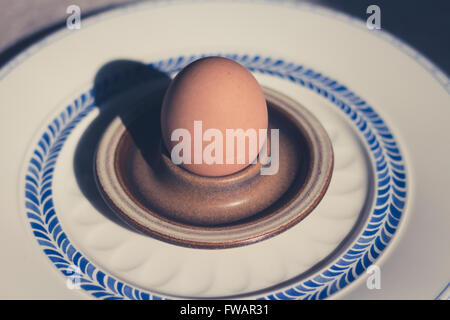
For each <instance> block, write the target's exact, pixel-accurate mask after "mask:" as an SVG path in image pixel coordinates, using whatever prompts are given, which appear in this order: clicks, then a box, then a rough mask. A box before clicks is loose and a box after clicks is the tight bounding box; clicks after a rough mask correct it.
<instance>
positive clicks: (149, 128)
mask: <svg viewBox="0 0 450 320" xmlns="http://www.w3.org/2000/svg"><path fill="white" fill-rule="evenodd" d="M263 91H264V93H265V96H266V100H267V106H268V111H269V129H271V128H276V129H279V170H278V172H277V173H276V174H274V175H261V174H260V169H261V166H262V165H261V163H260V162H259V161H258V162H257V163H256V164H252V165H250V166H248V167H247V168H245V169H243V170H241V171H239V172H237V173H234V174H231V175H228V176H224V177H204V176H199V175H196V174H194V173H191V172H189V171H187V170H185V169H183V168H182V167H179V166H177V165H175V164H173V163H172V161H171V159H170V155H168V152H167V150H165V148H164V147H163V144H162V143H161V134H160V125H159V112H160V106H154V108H151V109H150V108H148V107H147V115H146V116H140V115H139V114H137V115H135V117H134V119H133V118H131V119H132V120H131V121H127V123H125V124H124V123H123V120H122V119H121V118H116V119H115V120H114V121H113V122H112V123H111V124H110V126H109V127H108V128H107V130H106V131H105V133H104V135H103V137H102V139H101V141H100V144H99V146H98V150H97V156H96V163H95V172H96V177H97V182H98V186H99V188H100V190H101V192H102V194H103V196H104V197H105V199H106V200H107V202H108V203H109V204H110V206H111V207H112V208H113V209H114V210H115V211H116V212H118V213H119V214H120V215H121V216H122V217H123V218H125V219H126V220H127V221H128V222H129V223H131V224H132V225H134V226H136V227H138V228H139V229H140V230H142V231H144V232H146V233H148V234H149V235H151V236H154V237H157V238H159V239H163V240H166V241H169V242H172V243H175V244H178V245H183V246H193V247H200V248H225V247H232V246H239V245H244V244H249V243H253V242H255V241H260V240H263V239H266V238H268V237H270V236H273V235H275V234H278V233H280V232H282V231H284V230H286V229H287V228H289V227H291V226H293V225H294V224H296V223H298V222H299V221H300V220H302V219H303V218H304V217H305V216H306V215H308V214H309V213H310V212H311V211H312V210H313V209H314V207H315V206H316V205H317V204H318V203H319V201H320V200H321V199H322V197H323V195H324V194H325V192H326V189H327V187H328V185H329V182H330V179H331V174H332V169H333V150H332V146H331V142H330V139H329V137H328V135H327V133H326V132H325V130H324V128H323V127H322V125H321V124H320V123H319V121H318V120H317V119H316V118H315V117H314V116H313V115H312V114H311V113H310V112H309V111H307V110H306V109H305V108H304V107H303V106H301V105H299V104H298V103H297V102H295V101H293V100H291V99H289V98H287V97H285V96H283V95H281V94H279V93H277V92H275V91H273V90H269V89H267V88H263ZM142 137H144V139H143V138H142ZM269 137H270V134H269ZM268 150H270V147H269V148H268Z"/></svg>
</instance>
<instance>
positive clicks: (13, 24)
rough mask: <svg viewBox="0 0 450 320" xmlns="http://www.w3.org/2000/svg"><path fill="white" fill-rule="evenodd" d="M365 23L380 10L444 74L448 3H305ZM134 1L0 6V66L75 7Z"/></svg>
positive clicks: (36, 1) (33, 0)
mask: <svg viewBox="0 0 450 320" xmlns="http://www.w3.org/2000/svg"><path fill="white" fill-rule="evenodd" d="M306 1H308V2H313V3H317V4H320V5H323V6H327V7H330V8H333V9H336V10H338V11H342V12H345V13H347V14H350V15H352V16H354V17H357V18H359V19H362V20H364V21H365V20H366V19H367V17H368V16H369V15H368V14H367V13H366V9H367V7H368V6H369V5H372V4H376V5H378V6H379V7H380V9H381V28H382V29H384V30H387V31H389V32H390V33H392V34H394V35H395V36H397V37H398V38H400V39H402V40H403V41H404V42H406V43H407V44H409V45H411V46H412V47H414V48H416V49H417V50H418V51H419V52H421V53H422V54H424V55H425V56H426V57H428V58H429V59H430V60H431V61H433V62H434V63H435V64H436V65H438V66H439V67H440V68H441V69H442V71H444V72H445V73H446V74H447V75H449V74H450V0H317V1H314V0H306ZM131 2H139V1H135V0H0V66H1V65H3V64H4V63H5V62H7V61H8V60H9V59H11V58H12V57H14V56H15V55H16V54H17V53H18V52H20V51H21V50H23V49H25V48H26V47H27V46H29V45H30V44H32V43H33V42H35V41H37V40H39V39H41V38H42V37H43V36H45V35H47V34H49V33H51V32H54V31H55V30H58V29H59V28H61V27H64V25H65V18H66V13H65V8H67V6H68V5H70V4H78V5H79V6H80V7H81V10H82V18H83V17H87V16H88V15H92V14H95V13H97V12H101V11H104V10H107V9H109V8H112V7H115V6H118V5H121V4H129V3H131Z"/></svg>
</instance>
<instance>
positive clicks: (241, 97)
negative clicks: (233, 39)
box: [161, 57, 268, 177]
mask: <svg viewBox="0 0 450 320" xmlns="http://www.w3.org/2000/svg"><path fill="white" fill-rule="evenodd" d="M194 121H201V126H202V134H203V133H204V132H205V131H206V130H208V129H218V130H220V132H221V133H222V137H223V140H222V154H223V157H222V159H223V161H222V162H223V164H220V163H212V164H207V163H206V162H205V161H202V163H199V164H197V163H194V156H197V157H198V156H201V155H199V149H198V148H196V149H195V150H194V139H201V140H202V142H201V144H202V149H201V151H200V152H203V150H205V148H207V146H208V145H209V144H211V142H212V141H213V140H214V138H213V140H211V141H203V137H199V136H198V134H197V136H195V133H198V132H199V131H198V130H197V131H196V132H194ZM197 124H198V123H197ZM267 126H268V114H267V104H266V100H265V97H264V94H263V92H262V90H261V87H260V86H259V84H258V82H257V80H256V79H255V78H254V76H253V75H252V74H251V72H250V71H248V70H247V69H246V68H245V67H243V66H242V65H240V64H239V63H237V62H235V61H233V60H230V59H226V58H222V57H207V58H202V59H199V60H196V61H194V62H192V63H191V64H189V65H188V66H187V67H186V68H184V69H183V70H182V71H181V72H180V73H179V74H178V75H177V76H176V77H175V78H174V80H172V82H171V84H170V86H169V88H168V90H167V92H166V94H165V97H164V101H163V106H162V110H161V129H162V136H163V141H164V144H165V146H166V148H167V150H168V151H169V153H170V152H171V151H172V148H173V147H174V146H176V145H177V144H178V143H179V142H180V141H181V140H177V141H172V140H171V135H172V133H173V131H174V130H176V129H179V128H182V129H187V130H188V131H189V133H190V137H191V161H192V163H191V164H187V163H182V164H181V166H183V167H184V168H186V169H187V170H189V171H191V172H193V173H195V174H199V175H203V176H212V177H214V176H224V175H229V174H232V173H235V172H238V171H240V170H242V169H244V168H245V167H247V166H248V165H249V163H250V162H251V161H253V160H254V158H255V156H256V154H255V152H251V151H250V150H249V141H248V138H246V145H245V159H246V160H245V163H238V157H241V158H242V157H243V155H242V154H238V152H237V147H238V146H237V140H235V143H234V150H235V151H234V161H232V162H233V163H232V164H228V163H227V159H226V155H227V152H226V148H227V143H226V142H227V141H226V129H233V130H236V129H243V131H244V132H245V131H247V130H248V129H254V130H256V132H257V133H259V129H267ZM197 128H198V126H197ZM257 136H258V140H259V134H257ZM263 139H264V140H263ZM265 139H266V135H265V136H264V138H262V139H261V140H262V141H258V143H257V147H258V150H256V151H259V147H260V146H261V145H262V143H264V141H265ZM195 152H197V155H195ZM213 154H214V155H215V153H213ZM197 159H200V158H197Z"/></svg>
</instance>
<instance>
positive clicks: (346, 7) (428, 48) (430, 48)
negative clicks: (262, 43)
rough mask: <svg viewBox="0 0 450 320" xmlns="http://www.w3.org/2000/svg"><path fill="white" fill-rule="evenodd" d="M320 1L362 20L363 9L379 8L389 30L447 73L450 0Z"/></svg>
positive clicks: (448, 68)
mask: <svg viewBox="0 0 450 320" xmlns="http://www.w3.org/2000/svg"><path fill="white" fill-rule="evenodd" d="M321 4H323V5H325V6H327V7H330V8H334V9H336V10H338V11H342V12H345V13H347V14H350V15H352V16H354V17H357V18H360V19H364V20H366V19H367V17H368V16H369V15H368V14H366V9H367V7H368V6H369V5H372V4H376V5H378V6H379V7H380V10H381V28H382V29H384V30H386V31H389V32H390V33H392V34H394V35H395V36H397V37H398V38H400V39H402V40H403V41H404V42H406V43H407V44H409V45H411V46H412V47H414V48H416V49H417V50H418V51H419V52H421V53H422V54H423V55H425V56H426V57H428V58H429V59H430V60H431V61H433V62H434V63H435V64H436V65H438V66H439V67H440V68H441V69H442V71H444V72H445V73H446V74H447V76H448V75H449V74H450V0H409V1H408V0H323V1H321Z"/></svg>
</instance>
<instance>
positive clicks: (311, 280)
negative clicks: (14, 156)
mask: <svg viewBox="0 0 450 320" xmlns="http://www.w3.org/2000/svg"><path fill="white" fill-rule="evenodd" d="M203 56H207V55H205V54H204V55H199V56H194V55H193V56H180V57H176V58H171V59H167V60H161V61H158V62H153V63H151V64H150V65H151V66H153V67H155V68H158V69H160V70H161V71H163V72H166V73H168V74H173V73H176V72H179V71H180V70H181V69H183V68H184V67H185V66H186V65H187V64H189V63H190V62H192V61H193V60H196V59H198V58H200V57H203ZM222 56H226V57H229V58H231V59H234V60H236V61H237V62H239V63H241V64H242V65H244V66H245V67H246V68H248V69H249V70H251V71H254V72H259V73H264V74H270V75H273V76H276V77H280V78H283V79H285V80H286V81H290V82H293V83H296V84H298V85H300V86H302V87H305V88H308V89H310V90H312V91H314V92H316V93H318V94H319V95H321V96H322V97H323V98H324V99H327V100H329V101H330V102H331V103H332V104H334V105H335V106H336V107H337V108H338V109H340V110H342V111H343V112H344V113H345V114H347V115H348V117H349V119H350V120H351V121H352V122H353V124H354V125H355V128H356V129H357V130H359V131H360V133H361V137H362V138H364V139H365V143H366V145H367V147H368V148H369V150H370V154H371V157H372V160H373V161H374V163H375V164H376V166H375V167H374V170H375V171H376V175H375V188H376V199H375V204H376V205H375V208H374V209H373V211H372V212H371V213H370V215H369V218H368V220H367V221H368V222H367V223H366V225H365V226H364V228H363V230H362V231H361V233H360V235H359V237H358V238H357V239H356V240H355V241H354V243H353V244H352V245H351V247H350V248H348V249H347V250H346V252H344V253H343V254H342V256H341V257H340V258H338V259H337V260H336V261H335V262H334V263H333V264H332V265H330V266H329V267H327V268H326V269H325V270H324V271H322V272H321V273H319V274H316V275H311V276H310V277H308V278H306V279H304V280H302V281H300V283H296V284H294V285H293V286H291V287H289V288H287V289H284V290H281V291H277V292H275V293H271V294H269V295H267V296H261V297H259V299H325V298H327V297H329V296H330V295H332V294H334V293H335V292H337V291H339V290H340V289H342V288H344V287H346V286H347V285H348V284H349V283H351V282H352V281H354V279H355V278H356V277H357V276H358V275H361V274H362V273H363V272H364V271H365V270H366V269H367V268H368V267H369V266H370V265H371V264H373V263H374V261H375V259H376V258H377V257H378V256H379V254H380V253H381V252H382V251H383V250H384V249H385V248H386V245H387V244H388V243H389V241H390V240H391V238H392V236H393V235H394V233H395V231H396V229H397V227H398V224H399V221H400V219H401V218H402V215H403V209H404V206H405V202H406V195H407V179H406V178H407V177H406V170H405V164H404V160H403V157H402V155H401V152H400V149H399V147H398V145H397V142H396V141H395V138H394V136H393V134H392V133H391V132H390V130H389V128H388V127H387V126H386V124H385V122H384V121H383V120H382V119H381V118H380V117H379V115H378V114H377V113H376V111H375V110H374V108H373V107H372V106H370V105H368V103H367V102H366V101H365V100H363V99H361V98H360V97H358V96H357V95H356V94H354V93H353V92H351V91H350V90H349V89H348V87H347V86H345V85H343V84H340V83H339V82H337V81H336V80H333V79H330V78H328V77H326V76H324V75H323V74H322V73H319V72H316V71H314V70H313V69H310V68H306V67H304V66H303V65H298V64H295V63H293V62H286V61H284V60H282V59H273V58H271V57H261V56H257V55H256V56H251V55H247V54H244V55H238V54H229V55H222ZM117 76H119V77H120V75H117ZM113 80H114V79H111V82H112V81H113ZM105 85H107V83H105ZM94 107H95V105H94V98H93V90H92V89H90V90H89V91H87V92H85V93H83V94H82V95H81V96H80V97H79V98H78V99H75V100H74V101H73V103H72V104H70V105H68V106H66V107H65V109H64V110H63V111H62V112H61V113H60V114H59V115H58V116H57V117H56V118H55V119H53V120H52V122H51V123H50V124H49V125H48V126H47V128H46V130H45V132H44V133H43V134H42V136H41V138H40V139H39V142H38V143H37V145H36V147H35V150H34V152H33V154H32V156H31V158H30V160H29V164H28V168H27V173H26V177H25V181H24V185H25V208H26V215H27V217H28V219H29V222H30V223H29V224H30V227H31V229H32V231H33V234H34V236H35V237H36V240H37V241H38V243H39V245H40V246H41V247H42V249H43V252H44V254H45V255H46V256H47V257H48V258H49V259H50V260H51V261H52V262H53V264H54V266H55V267H56V268H58V269H59V270H60V272H61V273H62V274H64V275H65V276H68V275H69V274H68V273H67V268H68V266H69V265H71V264H74V265H75V266H77V267H79V268H80V270H81V271H82V275H81V276H82V277H81V279H80V280H81V283H82V284H81V287H82V288H83V289H84V290H85V291H87V292H89V293H90V294H91V295H92V296H93V297H96V298H101V299H105V300H115V299H133V300H134V299H145V300H152V299H167V298H169V297H165V296H162V295H159V294H152V293H150V292H146V291H143V290H141V289H138V288H135V287H134V286H133V285H131V284H127V283H124V282H122V281H120V280H118V279H116V278H114V277H113V276H112V275H110V274H108V273H107V272H105V271H103V270H100V269H99V268H98V267H97V266H95V265H94V264H92V263H91V262H89V260H88V259H87V258H86V257H84V256H83V255H82V254H81V252H79V251H78V250H77V249H76V248H75V247H74V246H73V245H72V244H71V243H70V240H69V239H68V238H67V235H66V234H65V232H64V230H63V229H62V227H61V225H60V222H59V220H58V217H57V214H56V213H55V208H54V204H53V193H52V181H53V172H54V169H55V164H56V159H57V158H58V155H59V153H60V151H61V150H62V148H63V146H64V143H65V141H66V140H67V138H68V136H69V135H70V134H71V132H72V130H73V129H74V128H75V127H76V126H77V124H78V123H79V122H80V121H81V120H82V119H83V118H84V117H85V116H86V115H87V114H89V112H91V111H92V110H93V109H94Z"/></svg>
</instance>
